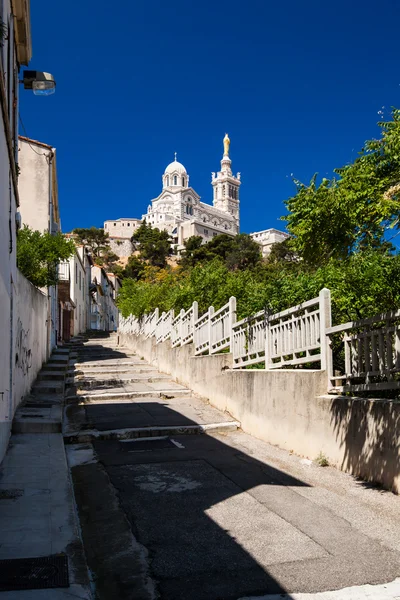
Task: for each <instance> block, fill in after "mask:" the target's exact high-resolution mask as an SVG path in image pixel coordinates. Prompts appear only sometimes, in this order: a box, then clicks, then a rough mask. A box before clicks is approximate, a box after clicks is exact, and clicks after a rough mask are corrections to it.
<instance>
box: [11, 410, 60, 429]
mask: <svg viewBox="0 0 400 600" xmlns="http://www.w3.org/2000/svg"><path fill="white" fill-rule="evenodd" d="M61 421H62V407H61V406H60V405H49V407H48V408H39V407H35V408H34V407H30V406H29V404H26V405H25V406H21V407H20V408H19V409H18V410H17V412H16V413H15V417H14V420H13V424H12V431H13V433H60V432H61V431H62V426H61Z"/></svg>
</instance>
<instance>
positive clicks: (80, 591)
mask: <svg viewBox="0 0 400 600" xmlns="http://www.w3.org/2000/svg"><path fill="white" fill-rule="evenodd" d="M67 368H68V350H60V349H57V350H56V351H55V352H54V353H53V355H52V356H51V357H50V359H49V361H48V363H47V365H45V366H44V367H43V368H42V370H41V371H40V373H39V374H38V378H37V381H36V383H35V384H34V386H33V387H32V395H31V396H29V397H28V398H27V399H26V401H25V402H24V403H22V405H21V406H20V407H19V408H18V410H17V413H16V415H15V418H14V422H13V431H14V432H16V433H14V434H13V435H12V436H11V439H10V443H9V447H8V450H7V453H6V456H5V458H4V460H3V462H2V463H1V465H0V532H1V534H0V561H3V560H12V559H27V558H38V557H54V555H60V554H61V555H66V556H67V562H68V580H69V587H50V586H49V587H47V588H46V589H37V590H35V589H26V590H12V591H0V598H1V600H23V599H28V598H29V600H47V599H48V600H61V599H63V600H64V599H65V600H66V599H67V598H69V599H70V598H71V596H73V597H74V598H81V599H84V600H90V599H91V598H92V595H91V591H90V585H89V578H88V571H87V567H86V561H85V556H84V552H83V546H82V542H81V538H80V533H79V526H78V517H77V514H76V511H75V501H74V495H73V488H72V484H71V479H70V472H69V468H68V464H67V461H66V455H65V448H64V441H63V436H62V433H61V421H62V406H63V403H64V381H63V380H64V379H65V374H66V371H67ZM1 568H3V573H4V572H5V573H6V575H7V574H9V572H10V571H9V569H10V565H8V564H7V565H5V566H4V564H3V565H2V564H1V563H0V569H1ZM11 568H12V566H11ZM14 568H16V567H14ZM29 571H31V569H29ZM29 571H28V572H29ZM22 572H23V569H22V568H21V565H18V576H17V577H19V573H22ZM60 572H61V571H60V570H59V569H57V567H56V566H53V565H48V566H47V565H46V564H45V565H44V566H40V567H39V568H38V569H37V573H41V574H43V573H44V574H45V575H47V576H48V578H49V579H50V578H51V577H52V576H53V574H54V573H56V574H58V573H60ZM37 573H36V576H38V575H37ZM39 576H40V575H39ZM3 581H4V579H3ZM20 581H21V580H20ZM34 584H35V574H34V575H33V576H32V575H30V579H29V584H28V585H34ZM1 587H2V578H1V574H0V590H1ZM4 587H6V586H4Z"/></svg>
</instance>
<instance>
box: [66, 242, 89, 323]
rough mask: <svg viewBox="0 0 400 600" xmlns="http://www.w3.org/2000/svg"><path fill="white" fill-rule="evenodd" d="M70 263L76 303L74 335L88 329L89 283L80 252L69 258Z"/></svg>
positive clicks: (71, 283) (71, 288)
mask: <svg viewBox="0 0 400 600" xmlns="http://www.w3.org/2000/svg"><path fill="white" fill-rule="evenodd" d="M69 265H70V277H71V279H70V297H71V300H72V301H73V302H74V304H75V309H74V318H73V332H72V333H73V335H78V334H79V333H83V332H84V331H86V314H87V307H86V301H87V298H88V296H87V283H86V270H85V266H84V263H83V262H82V260H81V258H80V256H79V254H78V252H77V251H76V252H75V254H73V256H71V258H70V259H69Z"/></svg>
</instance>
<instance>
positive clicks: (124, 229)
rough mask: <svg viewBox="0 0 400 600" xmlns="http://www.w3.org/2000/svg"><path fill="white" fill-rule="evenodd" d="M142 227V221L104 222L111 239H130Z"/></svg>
mask: <svg viewBox="0 0 400 600" xmlns="http://www.w3.org/2000/svg"><path fill="white" fill-rule="evenodd" d="M140 225H141V219H116V220H115V221H111V220H110V221H104V231H105V232H106V233H108V234H109V236H110V237H121V238H128V239H130V238H131V237H132V235H133V234H134V233H135V231H136V229H137V228H138V227H140Z"/></svg>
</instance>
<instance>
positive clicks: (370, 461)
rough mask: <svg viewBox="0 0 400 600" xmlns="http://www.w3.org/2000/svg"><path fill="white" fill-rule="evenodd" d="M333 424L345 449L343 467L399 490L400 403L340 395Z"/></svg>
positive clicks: (333, 403)
mask: <svg viewBox="0 0 400 600" xmlns="http://www.w3.org/2000/svg"><path fill="white" fill-rule="evenodd" d="M331 424H332V426H333V428H334V431H335V435H336V439H337V440H338V442H339V443H340V447H341V448H342V449H343V452H344V454H343V460H342V464H341V468H342V469H343V470H346V471H348V472H350V473H351V474H353V475H354V476H356V477H360V478H363V479H365V480H366V481H364V482H362V484H363V485H367V486H368V487H370V485H371V484H370V483H368V482H373V481H374V482H378V483H379V484H382V485H384V486H385V487H386V488H388V489H391V490H392V491H393V492H395V493H397V494H399V493H400V442H399V440H400V435H399V432H400V402H398V401H394V400H379V399H374V400H372V399H367V398H350V397H347V396H338V397H337V398H335V399H334V400H333V402H332V405H331Z"/></svg>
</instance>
